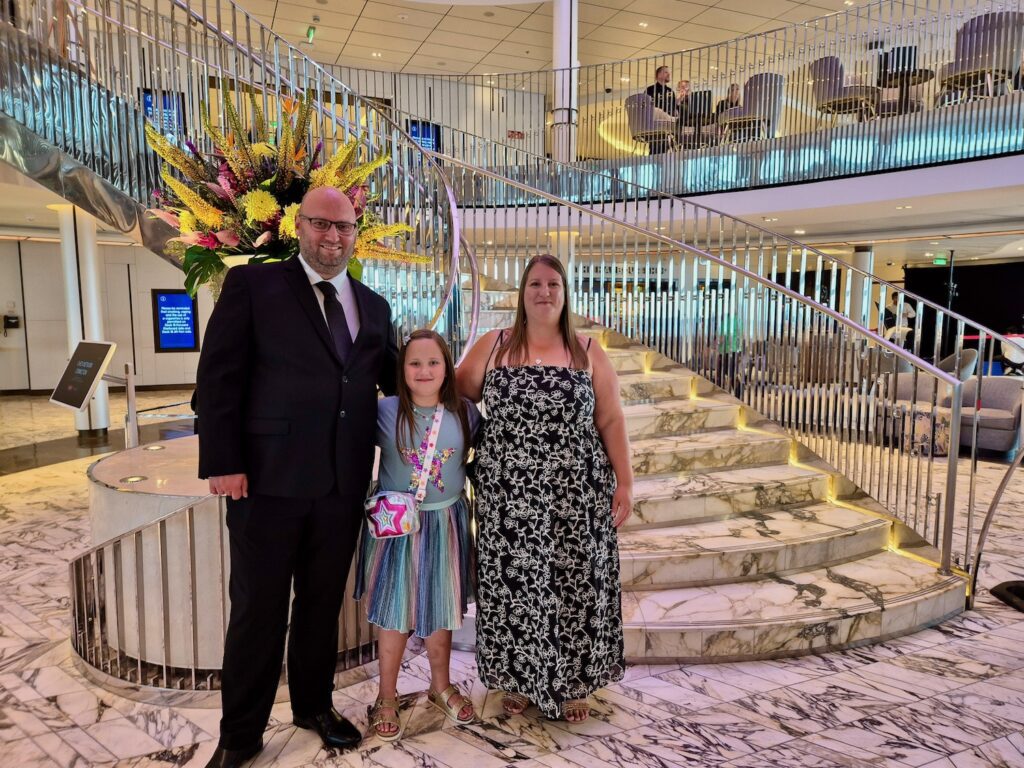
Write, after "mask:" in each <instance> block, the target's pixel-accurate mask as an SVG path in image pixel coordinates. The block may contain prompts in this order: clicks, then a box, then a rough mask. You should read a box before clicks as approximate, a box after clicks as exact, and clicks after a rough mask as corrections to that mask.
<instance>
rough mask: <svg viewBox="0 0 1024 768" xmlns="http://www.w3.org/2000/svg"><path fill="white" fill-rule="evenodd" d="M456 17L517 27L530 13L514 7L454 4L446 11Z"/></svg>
mask: <svg viewBox="0 0 1024 768" xmlns="http://www.w3.org/2000/svg"><path fill="white" fill-rule="evenodd" d="M448 15H449V16H454V17H455V18H457V19H474V20H476V21H483V22H486V23H488V24H504V25H505V26H506V27H517V26H519V25H520V24H522V23H523V21H524V20H525V19H526V17H527V16H529V15H530V13H527V12H525V11H520V10H516V9H514V8H501V7H497V6H495V7H486V6H485V7H480V6H476V5H455V6H452V9H451V10H450V11H449V12H448Z"/></svg>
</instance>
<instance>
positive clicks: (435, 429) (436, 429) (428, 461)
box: [416, 403, 444, 504]
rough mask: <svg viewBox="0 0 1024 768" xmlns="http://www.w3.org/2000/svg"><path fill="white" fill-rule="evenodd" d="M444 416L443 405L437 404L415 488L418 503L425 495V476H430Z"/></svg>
mask: <svg viewBox="0 0 1024 768" xmlns="http://www.w3.org/2000/svg"><path fill="white" fill-rule="evenodd" d="M443 418H444V406H443V405H442V404H441V403H438V404H437V408H436V409H434V421H433V422H432V423H431V425H430V431H429V432H428V433H427V452H426V453H425V454H424V455H423V467H422V469H421V470H420V482H419V486H418V487H417V488H416V503H417V504H418V503H420V502H421V501H423V499H424V498H426V495H427V478H429V477H430V467H431V465H432V464H433V463H434V453H435V452H436V451H437V438H438V436H439V435H440V434H441V420H442V419H443Z"/></svg>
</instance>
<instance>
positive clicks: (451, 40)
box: [426, 29, 494, 51]
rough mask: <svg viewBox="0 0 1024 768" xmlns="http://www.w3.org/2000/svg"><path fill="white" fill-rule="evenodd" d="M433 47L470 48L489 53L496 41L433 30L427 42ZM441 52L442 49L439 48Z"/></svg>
mask: <svg viewBox="0 0 1024 768" xmlns="http://www.w3.org/2000/svg"><path fill="white" fill-rule="evenodd" d="M426 42H427V44H429V45H431V46H438V47H440V46H447V47H448V48H468V49H469V50H471V51H489V50H491V48H493V47H494V41H493V40H491V39H490V38H487V37H473V36H472V35H463V34H462V33H460V32H448V31H447V30H443V29H435V30H431V32H430V37H428V38H427V40H426ZM439 50H440V48H439Z"/></svg>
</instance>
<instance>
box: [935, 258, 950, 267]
mask: <svg viewBox="0 0 1024 768" xmlns="http://www.w3.org/2000/svg"><path fill="white" fill-rule="evenodd" d="M932 264H934V265H935V266H937V267H945V266H947V265H948V264H949V259H947V258H946V257H945V256H936V257H935V258H934V259H932Z"/></svg>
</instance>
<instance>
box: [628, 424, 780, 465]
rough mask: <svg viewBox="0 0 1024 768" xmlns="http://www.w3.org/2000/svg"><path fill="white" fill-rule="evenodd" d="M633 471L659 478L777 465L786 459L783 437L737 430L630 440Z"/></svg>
mask: <svg viewBox="0 0 1024 768" xmlns="http://www.w3.org/2000/svg"><path fill="white" fill-rule="evenodd" d="M632 449H633V456H632V462H633V471H634V472H635V473H636V474H637V475H659V474H665V473H669V472H685V471H693V470H699V469H720V468H726V467H741V466H747V465H757V464H778V463H780V462H783V461H786V460H787V459H788V458H789V452H790V439H789V438H788V437H786V436H785V435H775V434H770V433H764V432H752V431H746V430H738V429H728V430H720V431H717V432H698V433H696V434H693V435H683V436H669V437H655V438H651V439H648V440H634V441H632Z"/></svg>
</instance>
